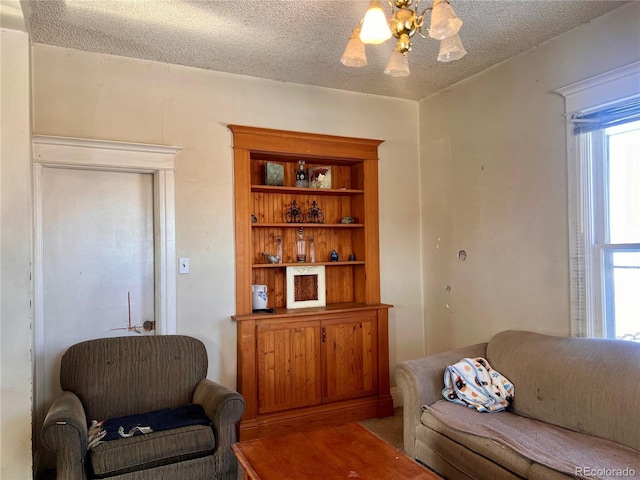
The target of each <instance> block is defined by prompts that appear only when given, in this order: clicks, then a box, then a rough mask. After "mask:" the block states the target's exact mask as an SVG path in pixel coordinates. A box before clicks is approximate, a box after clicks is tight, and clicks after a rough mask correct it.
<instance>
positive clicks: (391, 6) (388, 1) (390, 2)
mask: <svg viewBox="0 0 640 480" xmlns="http://www.w3.org/2000/svg"><path fill="white" fill-rule="evenodd" d="M387 3H388V4H389V10H391V15H393V1H392V0H387Z"/></svg>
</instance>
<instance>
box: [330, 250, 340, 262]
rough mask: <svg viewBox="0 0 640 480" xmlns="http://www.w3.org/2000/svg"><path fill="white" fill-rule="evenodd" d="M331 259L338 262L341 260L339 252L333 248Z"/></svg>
mask: <svg viewBox="0 0 640 480" xmlns="http://www.w3.org/2000/svg"><path fill="white" fill-rule="evenodd" d="M329 260H331V261H332V262H337V261H338V260H340V256H339V255H338V252H336V251H335V250H331V252H329Z"/></svg>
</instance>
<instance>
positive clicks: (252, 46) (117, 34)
mask: <svg viewBox="0 0 640 480" xmlns="http://www.w3.org/2000/svg"><path fill="white" fill-rule="evenodd" d="M368 3H369V1H368V0H343V1H334V0H298V1H290V0H237V1H230V0H217V1H213V0H21V4H22V7H23V11H24V14H25V20H26V23H27V28H28V30H29V33H30V34H31V39H32V41H33V43H41V44H47V45H55V46H59V47H67V48H74V49H78V50H86V51H91V52H100V53H108V54H113V55H120V56H125V57H135V58H141V59H147V60H154V61H158V62H163V63H172V64H177V65H186V66H191V67H196V68H203V69H208V70H215V71H219V72H228V73H235V74H241V75H248V76H252V77H260V78H266V79H272V80H278V81H285V82H293V83H301V84H307V85H318V86H323V87H329V88H337V89H341V90H350V91H354V92H363V93H370V94H376V95H386V96H392V97H400V98H407V99H412V100H418V99H421V98H424V97H426V96H428V95H431V94H433V93H435V92H437V91H439V90H442V89H443V88H446V87H447V86H450V85H452V84H454V83H456V82H458V81H460V80H462V79H464V78H467V77H469V76H471V75H473V74H475V73H478V72H480V71H482V70H485V69H486V68H488V67H490V66H492V65H495V64H497V63H499V62H501V61H503V60H505V59H507V58H509V57H513V56H515V55H517V54H519V53H521V52H523V51H525V50H528V49H530V48H532V47H535V46H537V45H540V44H541V43H543V42H544V41H546V40H548V39H550V38H553V37H555V36H557V35H559V34H561V33H563V32H566V31H567V30H570V29H572V28H574V27H577V26H579V25H582V24H584V23H587V22H589V21H590V20H592V19H594V18H596V17H598V16H600V15H603V14H605V13H607V12H609V11H611V10H613V9H615V8H618V7H620V6H621V5H623V4H625V3H628V2H617V1H595V0H587V1H574V0H555V1H548V0H545V1H528V0H500V1H492V0H452V6H453V7H454V9H455V11H456V13H457V14H458V16H459V17H460V19H461V20H462V21H463V22H464V24H463V26H462V29H461V31H460V37H461V39H462V41H463V43H464V45H465V48H466V50H467V51H468V52H469V53H468V54H467V55H466V56H465V57H464V58H462V59H461V60H458V61H455V62H450V63H440V62H437V61H436V57H437V55H438V48H439V42H437V41H435V40H432V39H423V38H422V37H420V36H418V35H416V36H415V37H414V38H413V50H412V51H411V52H410V53H409V66H410V69H411V76H409V77H406V78H394V77H390V76H388V75H384V74H383V70H384V67H385V65H386V63H387V60H388V57H389V55H390V53H391V51H392V50H393V41H392V40H393V39H392V40H389V41H387V42H386V43H384V44H382V45H368V46H367V47H366V51H367V58H368V61H369V65H368V66H366V67H362V68H348V67H345V66H343V65H342V64H341V63H340V61H339V59H340V56H341V55H342V52H343V50H344V47H345V45H346V42H347V40H348V38H349V35H350V33H351V30H352V29H353V28H354V27H355V26H356V25H357V24H358V22H359V20H360V18H362V16H363V15H364V12H365V11H366V9H367V5H368ZM383 3H386V2H384V0H383ZM428 5H430V1H429V0H428V1H425V0H423V1H422V2H421V8H420V10H422V9H424V8H425V7H426V6H428ZM425 23H428V19H427V22H425Z"/></svg>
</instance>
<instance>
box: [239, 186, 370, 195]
mask: <svg viewBox="0 0 640 480" xmlns="http://www.w3.org/2000/svg"><path fill="white" fill-rule="evenodd" d="M251 191H252V192H262V193H287V194H301V195H359V194H362V193H364V190H355V189H351V188H301V187H278V186H273V185H251Z"/></svg>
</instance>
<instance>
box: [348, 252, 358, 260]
mask: <svg viewBox="0 0 640 480" xmlns="http://www.w3.org/2000/svg"><path fill="white" fill-rule="evenodd" d="M349 261H350V262H355V261H356V254H355V253H352V254H351V255H349Z"/></svg>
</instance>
